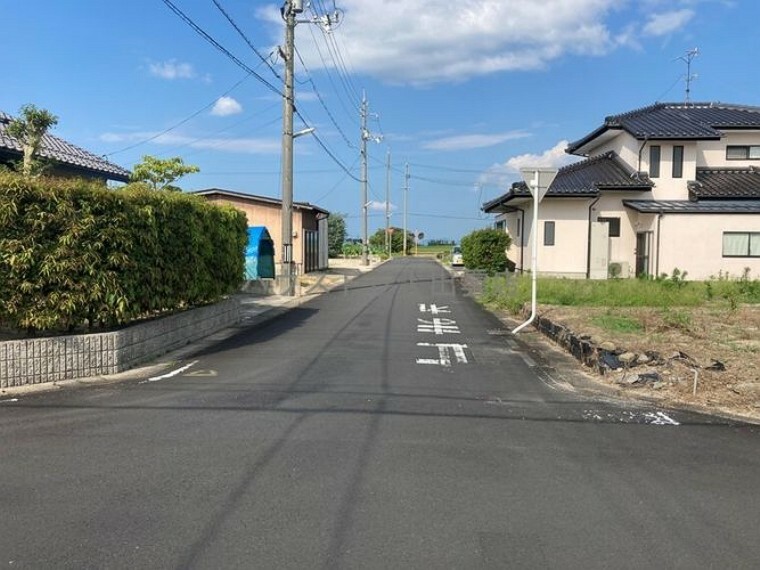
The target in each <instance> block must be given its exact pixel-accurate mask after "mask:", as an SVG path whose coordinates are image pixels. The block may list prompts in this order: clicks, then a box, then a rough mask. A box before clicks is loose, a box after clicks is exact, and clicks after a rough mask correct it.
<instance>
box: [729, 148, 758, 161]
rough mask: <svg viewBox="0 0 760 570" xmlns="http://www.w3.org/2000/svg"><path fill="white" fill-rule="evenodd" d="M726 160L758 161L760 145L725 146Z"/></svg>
mask: <svg viewBox="0 0 760 570" xmlns="http://www.w3.org/2000/svg"><path fill="white" fill-rule="evenodd" d="M726 160H760V145H731V146H727V147H726Z"/></svg>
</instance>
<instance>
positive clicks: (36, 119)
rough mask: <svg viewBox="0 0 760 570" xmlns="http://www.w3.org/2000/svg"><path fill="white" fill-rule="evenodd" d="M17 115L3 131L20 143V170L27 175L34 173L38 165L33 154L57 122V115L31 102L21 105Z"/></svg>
mask: <svg viewBox="0 0 760 570" xmlns="http://www.w3.org/2000/svg"><path fill="white" fill-rule="evenodd" d="M19 115H20V116H19V117H17V118H15V119H13V120H12V121H11V122H10V123H9V124H8V127H7V128H6V130H5V132H6V133H7V134H9V135H10V136H12V137H13V138H14V139H16V140H18V141H19V142H20V143H21V146H22V147H23V149H24V162H23V169H22V172H23V173H24V176H27V177H28V176H32V174H34V172H35V169H36V167H37V166H38V165H37V163H36V161H35V156H36V154H37V151H38V150H39V148H40V144H41V143H42V137H44V136H45V133H47V132H48V130H49V129H50V128H51V127H54V126H55V125H57V124H58V117H56V116H55V115H53V114H52V113H51V112H50V111H48V110H46V109H38V108H37V107H36V106H34V105H31V104H27V105H24V106H23V107H21V109H20V110H19Z"/></svg>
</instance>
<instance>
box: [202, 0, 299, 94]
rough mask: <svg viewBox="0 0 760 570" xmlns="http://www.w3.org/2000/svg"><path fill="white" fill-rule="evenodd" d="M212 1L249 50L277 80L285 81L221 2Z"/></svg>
mask: <svg viewBox="0 0 760 570" xmlns="http://www.w3.org/2000/svg"><path fill="white" fill-rule="evenodd" d="M211 1H212V2H213V3H214V5H215V6H216V7H217V8H218V10H219V11H220V12H221V13H222V14H223V15H224V17H225V18H227V21H228V22H229V23H230V25H231V26H232V27H233V28H235V31H236V32H237V33H238V35H240V37H241V38H243V41H245V43H247V44H248V47H249V48H251V49H252V50H253V53H255V54H256V55H257V56H258V57H259V59H260V60H261V61H262V63H264V64H265V65H266V66H267V67H268V68H269V70H270V71H271V72H272V73H274V76H275V77H276V78H277V79H279V80H280V81H284V79H283V78H282V77H280V74H279V73H277V70H276V69H275V68H274V67H272V64H271V63H269V59H268V58H266V57H264V56H263V55H262V54H261V52H259V50H257V49H256V46H254V45H253V44H252V43H251V40H249V39H248V36H246V35H245V33H244V32H243V30H241V29H240V27H239V26H238V25H237V24H236V23H235V20H233V19H232V16H230V15H229V14H228V13H227V11H226V10H225V9H224V8H223V7H222V5H221V4H219V2H218V1H217V0H211Z"/></svg>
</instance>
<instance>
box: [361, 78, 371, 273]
mask: <svg viewBox="0 0 760 570" xmlns="http://www.w3.org/2000/svg"><path fill="white" fill-rule="evenodd" d="M367 106H368V104H367V94H366V93H364V92H362V106H361V111H360V113H361V121H362V122H361V135H362V137H361V138H362V142H361V158H362V174H361V179H362V265H365V266H366V265H369V238H368V236H367V206H368V205H369V204H368V202H367V199H368V197H367V140H368V139H369V131H368V130H367Z"/></svg>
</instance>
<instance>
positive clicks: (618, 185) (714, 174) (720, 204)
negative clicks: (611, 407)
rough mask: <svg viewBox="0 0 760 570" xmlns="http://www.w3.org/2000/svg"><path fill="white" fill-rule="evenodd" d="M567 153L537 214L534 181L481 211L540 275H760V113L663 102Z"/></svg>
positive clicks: (513, 254) (619, 119)
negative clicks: (535, 218)
mask: <svg viewBox="0 0 760 570" xmlns="http://www.w3.org/2000/svg"><path fill="white" fill-rule="evenodd" d="M566 152H568V153H569V154H573V155H578V156H582V157H585V159H584V160H581V161H580V162H577V163H575V164H571V165H569V166H565V167H564V168H561V169H560V170H559V173H558V174H557V177H556V178H555V180H554V182H553V183H552V185H551V186H550V187H549V190H548V192H547V193H546V195H545V197H544V199H543V201H542V202H541V206H540V207H539V210H538V213H539V225H538V227H537V228H531V227H530V226H531V223H532V207H533V200H532V197H531V194H530V192H529V191H528V188H527V186H526V184H525V183H524V182H516V183H514V184H512V187H511V188H510V189H509V190H508V191H507V193H506V194H504V195H502V196H499V197H498V198H496V199H495V200H491V201H490V202H488V203H486V204H484V205H483V210H484V211H485V212H487V213H493V214H497V217H496V225H497V227H502V228H504V230H505V231H507V232H508V233H509V234H510V236H511V237H512V246H511V248H510V251H509V254H508V255H509V257H510V259H512V260H513V261H515V263H516V264H517V269H518V270H526V269H530V263H531V254H530V251H531V248H532V240H534V239H537V240H538V248H539V254H538V266H539V272H540V274H542V275H555V276H563V277H580V278H584V277H585V278H597V279H606V278H607V277H608V276H621V277H628V276H634V275H636V276H647V275H653V276H657V275H660V274H662V273H668V274H670V273H671V272H672V271H673V270H674V269H676V268H678V269H679V270H680V271H682V272H683V271H687V272H688V278H689V279H707V278H709V277H710V276H718V275H719V273H721V272H722V273H723V274H726V273H728V274H730V275H733V276H734V277H738V276H740V275H741V274H742V273H743V271H744V270H745V268H749V269H750V271H751V274H752V275H753V276H755V277H758V276H760V107H750V106H744V105H728V104H723V103H658V104H655V105H652V106H649V107H645V108H642V109H637V110H634V111H630V112H628V113H623V114H621V115H614V116H610V117H607V118H606V119H605V120H604V124H603V125H602V126H601V127H599V128H597V129H596V130H594V131H592V132H591V133H589V134H588V135H586V136H585V137H583V138H582V139H580V140H578V141H576V142H573V143H571V144H570V145H569V146H568V148H567V150H566Z"/></svg>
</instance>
